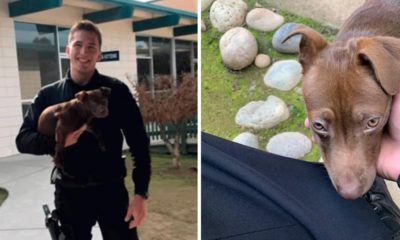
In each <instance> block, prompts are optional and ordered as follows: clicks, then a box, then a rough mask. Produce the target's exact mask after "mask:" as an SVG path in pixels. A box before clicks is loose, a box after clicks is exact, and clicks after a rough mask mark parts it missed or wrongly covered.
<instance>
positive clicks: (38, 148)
mask: <svg viewBox="0 0 400 240" xmlns="http://www.w3.org/2000/svg"><path fill="white" fill-rule="evenodd" d="M47 106H48V104H46V97H45V93H44V92H43V91H40V92H39V93H38V95H36V96H35V98H34V99H33V101H32V103H31V105H30V107H29V109H28V111H27V113H26V114H25V117H24V122H23V123H22V126H21V128H20V130H19V133H18V135H17V137H16V140H15V142H16V145H17V149H18V151H19V152H21V153H30V154H36V155H42V154H54V147H55V139H54V136H51V137H49V136H45V135H43V134H41V133H38V132H37V123H38V119H39V116H40V113H41V112H42V111H43V110H44V109H45V108H46V107H47Z"/></svg>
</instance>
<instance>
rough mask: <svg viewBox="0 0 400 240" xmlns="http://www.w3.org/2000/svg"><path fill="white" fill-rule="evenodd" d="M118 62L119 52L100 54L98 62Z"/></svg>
mask: <svg viewBox="0 0 400 240" xmlns="http://www.w3.org/2000/svg"><path fill="white" fill-rule="evenodd" d="M112 61H119V51H109V52H102V53H101V60H100V62H112Z"/></svg>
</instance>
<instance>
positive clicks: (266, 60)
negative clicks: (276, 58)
mask: <svg viewBox="0 0 400 240" xmlns="http://www.w3.org/2000/svg"><path fill="white" fill-rule="evenodd" d="M270 63H271V58H270V57H269V56H268V55H267V54H262V53H261V54H258V55H257V56H256V60H255V61H254V65H256V67H258V68H266V67H268V66H269V64H270Z"/></svg>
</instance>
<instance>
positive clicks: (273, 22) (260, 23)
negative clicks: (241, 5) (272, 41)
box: [246, 8, 285, 32]
mask: <svg viewBox="0 0 400 240" xmlns="http://www.w3.org/2000/svg"><path fill="white" fill-rule="evenodd" d="M284 21H285V19H284V18H283V17H282V16H281V15H279V14H276V13H274V12H273V11H271V10H268V9H266V8H254V9H253V10H251V11H250V12H249V13H248V14H247V16H246V24H247V26H249V27H250V28H253V29H256V30H258V31H262V32H270V31H273V30H275V29H276V28H278V27H279V26H280V25H282V24H283V22H284Z"/></svg>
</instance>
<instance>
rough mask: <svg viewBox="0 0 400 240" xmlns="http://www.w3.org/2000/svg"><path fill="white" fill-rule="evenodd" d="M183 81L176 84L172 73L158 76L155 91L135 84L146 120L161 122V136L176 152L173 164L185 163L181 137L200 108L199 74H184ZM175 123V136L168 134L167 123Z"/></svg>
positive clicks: (159, 123) (172, 153)
mask: <svg viewBox="0 0 400 240" xmlns="http://www.w3.org/2000/svg"><path fill="white" fill-rule="evenodd" d="M180 79H181V82H180V83H179V84H177V85H176V86H174V84H173V79H172V77H171V76H166V75H162V76H157V77H156V80H155V86H154V87H155V94H154V96H152V94H151V93H150V92H149V89H147V87H146V85H145V84H138V85H136V86H135V88H136V94H137V96H136V97H137V98H138V100H139V106H140V110H141V112H142V115H143V120H144V122H145V123H150V122H155V123H157V124H158V125H159V128H160V136H161V139H162V140H163V141H164V143H165V145H166V146H167V148H168V150H169V152H170V153H171V155H172V165H173V166H174V167H176V168H180V167H181V162H180V143H181V141H180V139H181V134H182V130H183V128H184V124H185V121H186V120H187V119H189V118H192V117H193V116H194V115H195V114H196V112H197V76H195V75H193V74H183V75H182V76H181V77H180ZM168 124H173V125H174V126H175V130H176V131H175V133H174V137H173V139H169V138H168V136H167V129H166V128H167V125H168Z"/></svg>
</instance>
